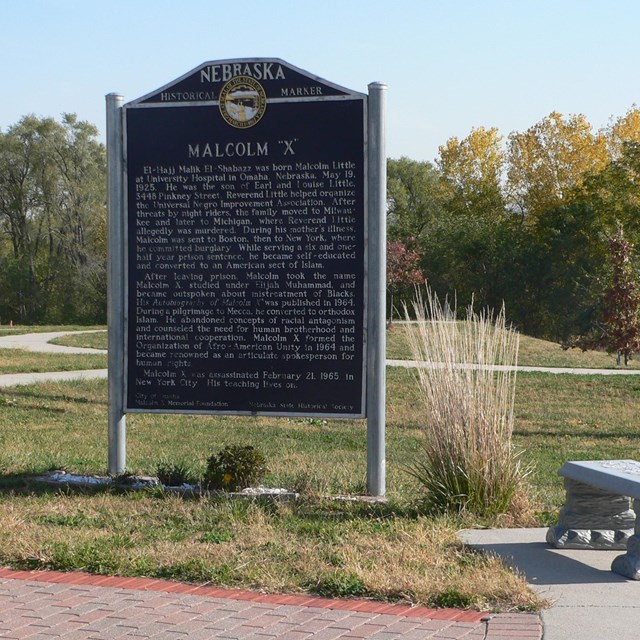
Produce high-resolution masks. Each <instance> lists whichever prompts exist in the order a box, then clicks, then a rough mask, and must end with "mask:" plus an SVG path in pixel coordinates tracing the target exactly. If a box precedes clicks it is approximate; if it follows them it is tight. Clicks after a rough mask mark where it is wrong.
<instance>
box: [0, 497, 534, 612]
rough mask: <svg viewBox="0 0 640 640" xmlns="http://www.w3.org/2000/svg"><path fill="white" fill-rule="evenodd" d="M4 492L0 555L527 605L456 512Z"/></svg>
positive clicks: (91, 567)
mask: <svg viewBox="0 0 640 640" xmlns="http://www.w3.org/2000/svg"><path fill="white" fill-rule="evenodd" d="M16 503H17V501H16V499H15V498H14V499H13V500H12V499H8V497H7V496H4V497H2V498H0V522H2V530H1V531H0V549H1V550H0V560H1V561H2V562H3V563H9V564H14V565H16V566H27V567H47V566H50V567H56V568H58V569H65V568H69V569H84V570H88V571H93V572H98V573H118V574H121V575H148V576H158V577H173V578H178V579H182V580H188V581H194V582H209V581H211V582H214V583H222V584H227V585H235V586H243V587H246V588H253V589H260V590H262V591H265V592H271V593H278V592H293V593H295V592H299V593H300V592H309V591H310V592H316V593H324V594H326V595H335V596H338V595H346V596H349V595H352V596H365V597H373V598H376V599H382V600H390V601H404V602H408V603H414V604H426V605H430V606H434V605H436V606H438V605H442V606H450V605H451V606H462V607H474V608H481V609H485V608H492V609H503V610H504V609H513V608H520V609H534V608H536V607H537V606H539V604H540V602H539V601H538V600H537V599H536V597H535V596H534V595H532V593H531V592H530V590H529V589H528V587H527V586H526V583H525V581H524V580H523V579H522V578H521V577H519V576H516V575H514V574H512V573H511V572H510V571H509V570H507V569H506V568H505V567H504V566H503V565H502V563H501V562H500V561H499V560H497V559H495V558H492V557H486V556H482V555H480V554H477V553H475V552H473V551H472V550H470V549H469V548H466V547H464V546H463V545H462V544H461V543H460V542H459V541H458V539H457V537H456V534H455V527H454V526H452V524H453V523H450V522H447V521H445V520H433V519H430V518H424V517H420V518H399V517H395V516H393V515H389V514H386V515H385V514H382V513H381V514H379V515H378V516H377V517H376V516H375V515H374V514H371V513H370V514H369V516H365V517H362V515H363V514H362V511H361V510H359V508H354V510H350V509H349V508H342V507H340V508H336V506H335V505H332V504H329V503H317V504H314V505H310V504H308V503H307V504H304V503H303V504H297V505H275V506H274V505H271V506H269V507H265V506H264V505H259V504H256V503H230V502H210V501H207V500H192V501H184V500H182V499H180V498H176V497H172V496H162V497H159V496H156V497H151V496H147V497H138V498H132V497H131V496H123V495H113V494H98V495H69V496H62V495H61V496H58V497H57V498H56V499H55V500H51V499H49V498H45V497H44V496H20V498H19V503H20V504H19V506H17V504H16Z"/></svg>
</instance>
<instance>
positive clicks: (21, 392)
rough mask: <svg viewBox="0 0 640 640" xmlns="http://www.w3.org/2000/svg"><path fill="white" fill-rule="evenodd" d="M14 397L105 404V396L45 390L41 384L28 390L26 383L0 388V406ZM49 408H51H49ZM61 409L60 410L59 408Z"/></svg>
mask: <svg viewBox="0 0 640 640" xmlns="http://www.w3.org/2000/svg"><path fill="white" fill-rule="evenodd" d="M15 398H27V399H32V400H36V399H37V400H38V401H39V403H42V401H45V400H48V401H50V402H74V403H77V404H93V405H102V406H107V400H106V398H105V399H104V400H97V399H89V398H87V397H85V396H82V395H78V396H74V395H70V394H68V393H62V394H60V393H53V392H47V391H46V390H45V389H44V388H43V385H42V384H39V385H38V387H37V389H34V390H30V389H29V387H27V386H26V385H25V386H24V387H22V386H21V387H13V388H10V389H7V388H0V407H3V406H5V407H6V406H11V405H12V404H13V402H12V400H15ZM20 408H21V409H42V406H41V404H32V405H20ZM49 410H51V409H49ZM60 411H62V410H60Z"/></svg>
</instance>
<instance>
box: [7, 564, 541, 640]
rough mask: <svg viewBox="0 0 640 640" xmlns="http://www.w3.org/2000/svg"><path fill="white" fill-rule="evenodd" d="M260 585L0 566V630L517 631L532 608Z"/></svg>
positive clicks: (95, 633)
mask: <svg viewBox="0 0 640 640" xmlns="http://www.w3.org/2000/svg"><path fill="white" fill-rule="evenodd" d="M487 618H488V616H486V615H485V614H483V613H479V612H476V611H458V610H455V609H438V610H436V609H428V608H426V607H406V606H402V605H388V604H384V603H380V602H372V601H367V600H330V599H326V598H313V597H307V596H286V595H263V594H258V593H252V592H248V591H241V590H231V589H220V588H217V587H210V586H195V585H187V584H182V583H177V582H169V581H163V580H150V579H139V578H116V577H107V576H94V575H89V574H83V573H60V572H55V571H51V572H48V571H13V570H11V569H0V638H7V639H16V640H17V639H18V638H32V639H34V640H52V639H53V638H64V639H65V640H112V639H113V640H115V639H116V638H131V639H134V638H135V639H137V640H143V639H145V638H153V639H154V640H200V639H203V640H204V639H216V638H221V639H225V640H270V639H271V638H279V639H281V640H338V639H342V638H345V639H346V638H351V639H352V640H357V639H364V638H369V639H371V640H428V639H433V640H436V639H438V640H445V639H454V638H464V639H466V640H498V639H500V640H516V639H517V640H521V639H522V638H536V639H538V640H539V639H540V638H541V637H542V627H541V624H540V619H539V617H538V616H537V615H532V614H500V615H497V616H494V617H491V618H489V619H487Z"/></svg>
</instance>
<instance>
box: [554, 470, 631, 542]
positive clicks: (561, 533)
mask: <svg viewBox="0 0 640 640" xmlns="http://www.w3.org/2000/svg"><path fill="white" fill-rule="evenodd" d="M564 487H565V489H566V492H567V497H566V502H565V505H564V507H562V509H561V510H560V517H559V521H558V524H557V525H556V526H555V527H550V528H549V530H548V531H547V542H548V543H549V544H550V545H552V546H554V547H556V548H557V549H609V550H610V549H626V548H627V540H628V539H629V536H631V534H632V533H633V527H634V523H635V521H636V514H635V512H634V511H633V510H632V509H631V500H630V498H627V497H624V496H619V495H616V494H613V493H608V492H607V491H603V490H601V489H596V488H595V487H591V486H589V485H587V484H584V483H582V482H577V481H575V480H571V479H569V478H565V479H564ZM638 506H639V507H640V504H639V505H638ZM636 533H637V532H636Z"/></svg>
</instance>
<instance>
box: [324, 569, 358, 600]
mask: <svg viewBox="0 0 640 640" xmlns="http://www.w3.org/2000/svg"><path fill="white" fill-rule="evenodd" d="M313 590H314V591H315V592H316V593H317V594H318V595H321V596H324V597H326V598H359V597H364V596H366V595H368V590H367V587H366V585H365V584H364V582H363V581H362V580H361V579H360V577H359V576H358V575H356V574H355V573H351V572H346V571H343V570H342V569H338V570H336V571H335V572H334V573H332V574H330V575H324V576H322V577H321V578H320V579H319V580H318V582H317V584H316V585H315V588H314V589H313Z"/></svg>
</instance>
